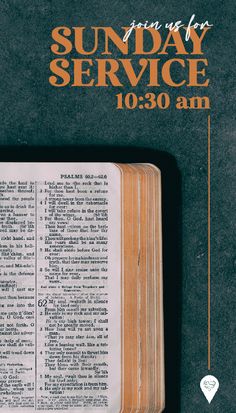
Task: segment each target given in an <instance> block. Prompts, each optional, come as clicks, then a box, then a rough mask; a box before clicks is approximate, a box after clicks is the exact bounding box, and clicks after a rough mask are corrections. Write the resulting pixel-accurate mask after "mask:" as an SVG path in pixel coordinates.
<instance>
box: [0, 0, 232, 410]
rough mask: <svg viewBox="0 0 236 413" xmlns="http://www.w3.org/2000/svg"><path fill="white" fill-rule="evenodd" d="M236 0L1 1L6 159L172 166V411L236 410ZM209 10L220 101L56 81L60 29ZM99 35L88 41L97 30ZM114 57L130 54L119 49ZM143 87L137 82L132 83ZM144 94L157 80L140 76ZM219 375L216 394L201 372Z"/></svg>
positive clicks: (166, 180) (0, 105) (2, 154)
mask: <svg viewBox="0 0 236 413" xmlns="http://www.w3.org/2000/svg"><path fill="white" fill-rule="evenodd" d="M234 6H235V5H234V2H233V1H232V0H229V1H227V2H223V1H220V0H218V1H211V2H205V1H204V2H203V1H193V0H192V1H189V0H188V1H186V0H183V1H182V2H181V3H180V2H176V1H169V2H166V1H159V2H155V1H150V0H146V1H143V0H137V1H136V2H133V1H129V2H124V1H117V0H111V1H107V0H103V1H101V0H98V1H96V2H94V1H91V0H89V1H78V0H77V1H75V0H67V1H66V0H51V1H49V0H34V1H32V0H21V1H19V0H11V1H9V0H1V1H0V23H1V24H0V45H1V63H0V66H1V86H0V87H1V99H0V120H1V122H0V145H1V147H0V160H1V161H8V160H9V161H10V160H11V161H12V160H30V161H33V160H40V161H46V160H52V161H71V160H77V161H83V160H85V161H86V160H91V161H106V160H108V161H121V162H122V161H123V162H139V161H143V162H154V163H155V164H157V165H158V166H159V167H160V168H161V170H162V176H163V230H164V234H163V238H164V240H163V242H164V288H165V297H164V298H165V339H166V398H167V403H166V410H165V412H167V413H170V412H171V413H179V412H181V413H189V412H191V413H195V412H196V413H197V412H201V413H205V412H214V413H233V412H235V410H236V403H235V398H234V392H235V391H234V389H235V378H234V377H235V376H234V374H233V373H235V358H236V357H235V345H234V339H235V314H234V311H235V295H234V294H235V282H234V279H235V278H234V272H235V263H236V260H235V256H234V249H233V241H234V225H235V224H234V214H233V213H234V209H233V198H234V194H235V192H234V184H235V178H234V176H235V164H234V159H235V157H234V155H235V144H234V142H235V141H233V137H234V135H235V132H234V131H235V92H234V89H233V86H234V77H235V75H234V67H233V66H234V63H235V55H234V48H235V37H234V30H233V29H234V22H235V19H234V12H235V9H234ZM193 13H195V14H196V20H197V21H199V22H201V21H205V20H209V22H210V23H213V24H214V28H213V29H212V30H211V31H210V33H208V34H207V35H206V39H205V42H204V43H203V44H204V46H203V49H204V53H205V56H204V57H206V58H207V59H208V60H209V68H208V70H207V73H208V76H209V77H210V86H209V88H208V89H207V90H203V88H200V89H199V90H194V89H193V90H191V91H189V90H187V88H184V87H183V88H181V89H180V90H172V89H171V88H168V87H166V86H164V85H162V86H161V87H160V88H156V90H154V89H155V88H152V91H154V92H156V93H158V92H163V91H167V92H169V94H170V97H171V100H172V102H173V101H174V99H175V98H176V96H178V95H188V96H194V95H196V94H197V95H202V96H204V95H209V96H210V99H211V111H206V110H199V111H197V110H195V111H194V110H193V111H178V110H177V109H175V107H174V105H173V104H172V105H171V107H170V109H168V110H163V111H161V110H158V109H156V110H150V111H148V110H143V111H142V110H139V109H136V110H130V111H129V110H123V111H119V110H116V109H115V106H116V99H115V95H116V94H117V93H119V92H120V91H121V90H120V88H111V87H108V88H82V89H78V88H69V87H67V88H61V89H60V88H53V87H51V86H50V85H49V82H48V78H49V76H50V73H49V63H50V61H51V60H52V53H51V51H50V45H51V43H52V41H51V35H50V33H51V30H52V29H53V28H54V27H56V26H59V25H65V26H68V27H71V26H112V27H113V28H114V29H117V30H119V28H120V27H121V26H125V25H129V24H130V22H131V21H132V20H133V19H136V21H145V20H146V19H147V20H149V21H156V20H160V22H164V23H165V22H169V21H172V20H173V21H176V20H179V19H181V20H183V21H185V22H187V21H188V20H189V18H190V16H191V15H192V14H193ZM88 45H89V41H88ZM112 57H119V55H118V53H116V52H115V49H114V55H113V56H112ZM122 91H123V92H129V91H132V89H131V87H129V86H127V87H124V88H122ZM133 91H135V92H136V93H137V94H138V95H141V94H144V93H145V92H147V91H148V88H146V87H144V86H142V84H141V85H139V86H138V87H137V88H135V90H133ZM209 113H210V114H211V125H212V128H211V161H212V164H211V274H212V275H211V280H212V288H211V299H212V302H211V310H212V325H211V328H212V330H211V332H212V344H211V356H212V368H211V371H210V372H208V370H207V115H208V114H209ZM208 373H209V374H213V375H215V376H216V377H217V378H218V380H219V382H220V389H219V391H218V393H217V394H216V396H215V398H214V399H213V401H212V403H211V404H210V405H209V404H208V403H207V401H206V399H205V398H204V396H203V394H202V393H201V391H200V388H199V383H200V380H201V379H202V377H203V376H205V375H206V374H208Z"/></svg>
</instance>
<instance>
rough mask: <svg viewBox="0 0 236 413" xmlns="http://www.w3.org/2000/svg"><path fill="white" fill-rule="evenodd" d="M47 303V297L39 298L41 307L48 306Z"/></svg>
mask: <svg viewBox="0 0 236 413" xmlns="http://www.w3.org/2000/svg"><path fill="white" fill-rule="evenodd" d="M46 305H47V300H46V298H43V299H41V300H38V306H39V307H46Z"/></svg>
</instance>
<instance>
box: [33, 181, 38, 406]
mask: <svg viewBox="0 0 236 413" xmlns="http://www.w3.org/2000/svg"><path fill="white" fill-rule="evenodd" d="M34 209H35V269H34V272H35V303H34V314H35V332H34V334H35V352H34V353H35V360H34V362H35V366H34V367H35V381H34V382H35V410H37V367H38V366H37V353H38V351H37V348H38V338H37V323H38V314H37V308H38V306H37V302H38V283H37V279H38V273H37V266H38V256H37V253H38V228H37V221H38V213H37V182H35V206H34Z"/></svg>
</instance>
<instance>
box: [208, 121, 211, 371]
mask: <svg viewBox="0 0 236 413" xmlns="http://www.w3.org/2000/svg"><path fill="white" fill-rule="evenodd" d="M207 301H208V304H207V307H208V370H210V369H211V117H210V115H208V300H207Z"/></svg>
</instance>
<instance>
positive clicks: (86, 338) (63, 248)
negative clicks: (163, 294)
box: [0, 163, 121, 413]
mask: <svg viewBox="0 0 236 413" xmlns="http://www.w3.org/2000/svg"><path fill="white" fill-rule="evenodd" d="M120 197H121V190H120V172H119V170H118V168H117V167H116V166H115V165H113V164H109V163H79V164H76V163H1V164H0V221H1V227H0V254H1V261H0V350H1V360H0V376H1V378H2V379H1V386H0V412H1V411H2V412H4V413H5V412H6V413H7V412H15V413H18V412H24V413H32V412H33V411H35V410H41V411H45V412H49V411H55V412H57V411H58V412H59V411H60V412H61V413H62V412H64V411H65V412H67V413H68V411H76V412H83V411H84V412H85V411H86V412H88V411H89V412H90V413H93V412H98V411H99V412H100V413H105V412H106V413H107V412H110V413H117V412H118V411H119V408H120V388H121V367H120V366H121V345H120V337H121V325H120V324H121V322H120V312H121V304H120V297H121V291H120V283H121V259H120V257H121V235H120V230H121V207H120V205H121V199H120ZM88 407H89V408H88Z"/></svg>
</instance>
